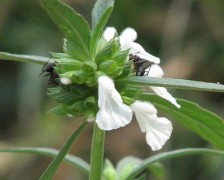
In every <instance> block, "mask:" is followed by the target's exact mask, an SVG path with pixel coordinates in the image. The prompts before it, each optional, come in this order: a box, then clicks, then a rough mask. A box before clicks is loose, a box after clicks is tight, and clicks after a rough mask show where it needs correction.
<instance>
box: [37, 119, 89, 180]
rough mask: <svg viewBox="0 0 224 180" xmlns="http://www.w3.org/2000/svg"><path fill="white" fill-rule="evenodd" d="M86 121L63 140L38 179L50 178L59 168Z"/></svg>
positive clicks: (45, 179)
mask: <svg viewBox="0 0 224 180" xmlns="http://www.w3.org/2000/svg"><path fill="white" fill-rule="evenodd" d="M86 125H87V122H84V123H83V124H82V125H81V126H80V127H79V128H78V129H77V130H76V131H75V132H74V133H73V134H72V135H71V136H70V137H69V138H68V140H67V141H66V142H65V144H64V145H63V147H62V148H61V150H60V152H59V153H58V155H57V156H56V157H55V158H54V160H53V161H52V162H51V163H50V165H49V166H48V167H47V169H46V170H45V171H44V173H43V174H42V176H41V177H40V180H51V179H52V178H53V176H54V174H55V173H56V171H57V169H58V168H59V166H60V164H61V162H62V161H63V159H64V158H65V156H66V154H67V153H68V151H69V149H70V148H71V146H72V144H73V142H74V141H75V140H76V139H77V138H78V136H79V134H80V133H81V132H82V131H83V129H84V128H85V127H86Z"/></svg>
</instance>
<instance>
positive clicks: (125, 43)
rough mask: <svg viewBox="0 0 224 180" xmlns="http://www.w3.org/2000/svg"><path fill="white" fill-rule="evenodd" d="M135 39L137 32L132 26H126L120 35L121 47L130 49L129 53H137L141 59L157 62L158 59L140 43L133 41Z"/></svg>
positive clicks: (158, 61)
mask: <svg viewBox="0 0 224 180" xmlns="http://www.w3.org/2000/svg"><path fill="white" fill-rule="evenodd" d="M136 39H137V32H136V31H135V30H134V29H133V28H126V29H125V30H124V31H123V32H122V33H121V35H120V44H121V49H122V50H126V49H130V52H129V54H133V55H136V54H137V55H138V56H139V57H140V58H142V59H146V60H148V61H150V62H153V63H156V64H159V63H160V59H159V58H157V57H155V56H153V55H151V54H149V53H148V52H146V51H145V50H144V48H143V47H142V46H141V45H140V44H138V43H136V42H134V41H135V40H136Z"/></svg>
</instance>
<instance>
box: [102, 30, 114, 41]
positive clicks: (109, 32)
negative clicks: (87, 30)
mask: <svg viewBox="0 0 224 180" xmlns="http://www.w3.org/2000/svg"><path fill="white" fill-rule="evenodd" d="M116 33H117V30H116V29H115V28H114V27H107V28H106V29H105V30H104V32H103V37H104V39H105V40H106V41H110V40H111V39H113V38H114V36H115V34H116Z"/></svg>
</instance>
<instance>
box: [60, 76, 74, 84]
mask: <svg viewBox="0 0 224 180" xmlns="http://www.w3.org/2000/svg"><path fill="white" fill-rule="evenodd" d="M60 82H61V84H64V85H69V84H72V81H71V79H69V78H67V77H62V78H60Z"/></svg>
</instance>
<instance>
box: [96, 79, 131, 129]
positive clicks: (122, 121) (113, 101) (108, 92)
mask: <svg viewBox="0 0 224 180" xmlns="http://www.w3.org/2000/svg"><path fill="white" fill-rule="evenodd" d="M98 85H99V89H98V93H99V99H98V106H99V108H100V110H99V111H98V113H97V115H96V123H97V125H98V126H99V128H100V129H103V130H112V129H117V128H119V127H123V126H125V125H127V124H128V123H130V122H131V120H132V114H133V113H132V110H131V109H130V107H129V106H127V105H126V104H124V103H123V102H122V98H121V96H120V94H119V93H118V92H117V90H116V89H115V87H114V83H113V81H112V80H111V79H110V78H109V77H107V76H101V77H100V78H99V79H98Z"/></svg>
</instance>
